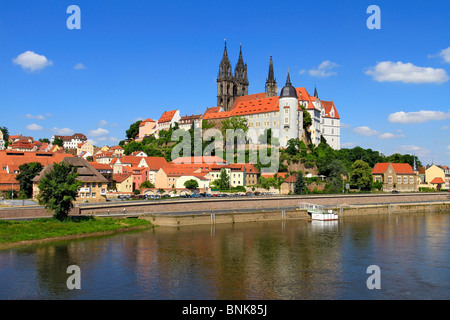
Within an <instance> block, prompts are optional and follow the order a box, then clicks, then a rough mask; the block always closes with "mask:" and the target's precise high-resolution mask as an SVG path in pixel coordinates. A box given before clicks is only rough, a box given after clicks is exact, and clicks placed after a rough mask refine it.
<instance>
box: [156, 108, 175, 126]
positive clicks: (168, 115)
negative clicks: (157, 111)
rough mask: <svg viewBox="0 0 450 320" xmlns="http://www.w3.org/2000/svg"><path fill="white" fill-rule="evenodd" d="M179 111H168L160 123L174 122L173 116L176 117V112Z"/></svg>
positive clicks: (160, 119)
mask: <svg viewBox="0 0 450 320" xmlns="http://www.w3.org/2000/svg"><path fill="white" fill-rule="evenodd" d="M176 111H177V110H172V111H166V112H164V113H163V114H162V116H161V118H159V121H158V123H163V122H169V121H171V120H172V118H173V116H174V115H175V112H176Z"/></svg>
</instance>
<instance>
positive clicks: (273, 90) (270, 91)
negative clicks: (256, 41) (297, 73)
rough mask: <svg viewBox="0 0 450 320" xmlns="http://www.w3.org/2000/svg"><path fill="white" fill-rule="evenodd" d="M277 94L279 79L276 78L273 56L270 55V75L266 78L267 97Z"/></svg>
mask: <svg viewBox="0 0 450 320" xmlns="http://www.w3.org/2000/svg"><path fill="white" fill-rule="evenodd" d="M276 96H277V81H276V80H275V75H274V73H273V62H272V56H270V63H269V75H268V77H267V80H266V98H271V97H276Z"/></svg>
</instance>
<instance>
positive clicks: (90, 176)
mask: <svg viewBox="0 0 450 320" xmlns="http://www.w3.org/2000/svg"><path fill="white" fill-rule="evenodd" d="M61 162H65V163H70V164H72V165H73V166H75V167H77V173H78V177H77V180H78V181H83V182H108V180H107V179H106V178H105V177H104V176H103V175H101V174H100V173H99V172H98V171H97V170H96V169H95V168H94V167H93V166H92V165H91V164H90V163H89V162H88V161H87V160H85V159H83V158H78V157H65V158H64V159H63V160H62V161H61ZM53 166H54V164H53V163H52V164H49V165H48V166H46V167H45V168H44V169H42V171H41V172H40V173H39V174H38V175H37V176H36V177H34V179H33V181H34V182H39V181H40V180H41V179H42V177H44V175H45V174H47V173H48V172H50V171H51V170H52V169H53Z"/></svg>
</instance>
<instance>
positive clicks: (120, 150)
mask: <svg viewBox="0 0 450 320" xmlns="http://www.w3.org/2000/svg"><path fill="white" fill-rule="evenodd" d="M108 151H110V152H113V153H114V154H117V155H119V156H123V153H124V151H125V150H124V149H123V148H122V147H121V146H113V147H111V148H109V150H108Z"/></svg>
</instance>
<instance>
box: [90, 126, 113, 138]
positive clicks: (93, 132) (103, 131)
mask: <svg viewBox="0 0 450 320" xmlns="http://www.w3.org/2000/svg"><path fill="white" fill-rule="evenodd" d="M108 133H109V131H108V130H106V129H103V128H98V129H95V130H91V131H89V133H88V135H89V136H92V137H101V136H105V135H107V134H108Z"/></svg>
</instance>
